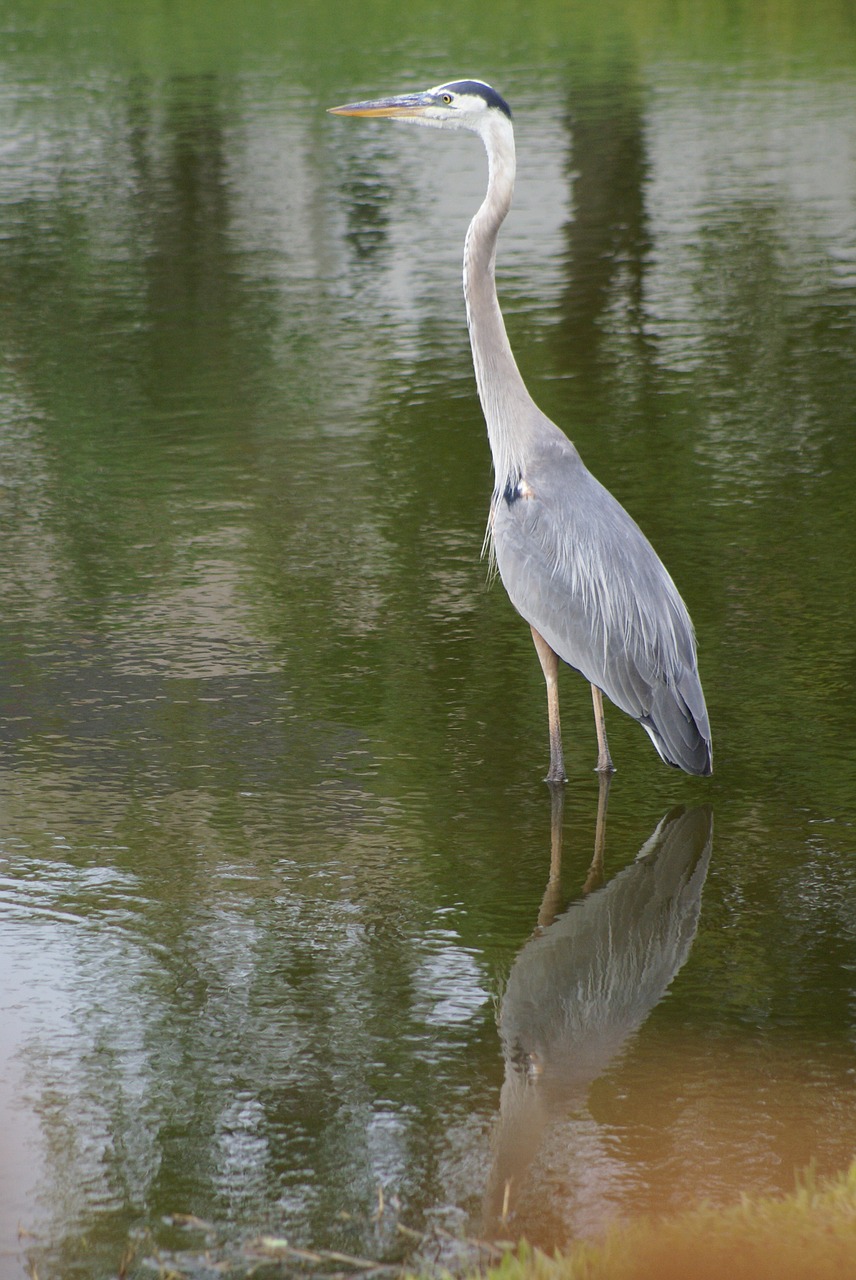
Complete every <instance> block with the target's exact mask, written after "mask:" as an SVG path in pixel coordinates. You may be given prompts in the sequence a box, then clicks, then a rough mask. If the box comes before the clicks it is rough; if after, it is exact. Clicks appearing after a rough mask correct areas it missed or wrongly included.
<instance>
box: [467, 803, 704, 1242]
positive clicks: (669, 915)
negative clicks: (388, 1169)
mask: <svg viewBox="0 0 856 1280" xmlns="http://www.w3.org/2000/svg"><path fill="white" fill-rule="evenodd" d="M562 803H563V802H562V794H561V789H560V788H554V789H553V821H552V858H551V870H550V882H549V884H548V886H547V890H546V893H545V895H544V901H543V903H542V906H541V912H540V914H539V923H538V927H537V929H536V931H535V934H534V936H533V937H532V938H531V939H530V940H529V941H528V942H527V943H526V945H525V946H524V947H523V949H522V950H521V952H520V954H519V955H518V957H517V959H516V961H515V962H514V965H513V966H512V969H511V973H510V974H509V978H508V983H507V986H506V989H505V994H504V997H503V1000H502V1005H501V1008H500V1014H499V1030H500V1038H501V1041H502V1051H503V1056H504V1059H505V1080H504V1083H503V1086H502V1092H501V1095H500V1114H499V1121H498V1126H497V1130H496V1133H495V1138H494V1148H493V1158H492V1167H491V1171H490V1176H489V1181H488V1189H487V1195H486V1203H485V1224H484V1229H485V1232H486V1234H487V1235H491V1234H495V1232H496V1231H497V1229H501V1230H502V1231H503V1232H505V1231H507V1225H506V1223H507V1219H508V1216H509V1214H510V1213H511V1212H512V1211H513V1209H514V1207H515V1204H516V1201H517V1199H518V1196H519V1194H520V1191H521V1188H522V1185H523V1183H524V1180H525V1177H526V1174H527V1171H528V1170H529V1167H530V1165H531V1164H532V1162H533V1161H534V1160H535V1157H536V1156H537V1154H538V1151H539V1149H540V1147H541V1145H542V1142H543V1141H544V1140H545V1135H546V1133H547V1131H548V1130H549V1129H550V1127H551V1126H552V1125H554V1124H556V1123H558V1122H560V1121H561V1120H562V1119H563V1118H564V1117H566V1116H567V1115H568V1114H569V1113H572V1112H574V1111H578V1110H580V1109H581V1108H582V1107H583V1106H584V1104H585V1102H586V1099H587V1097H588V1092H589V1088H590V1086H591V1084H592V1083H593V1082H594V1081H595V1080H596V1079H597V1077H598V1076H600V1075H601V1074H602V1073H603V1072H604V1071H605V1070H606V1068H607V1067H608V1066H609V1064H610V1063H611V1062H612V1061H613V1060H614V1059H615V1058H616V1057H617V1055H618V1054H619V1053H620V1052H621V1050H622V1048H623V1047H624V1045H625V1044H626V1043H627V1041H628V1040H629V1039H630V1037H631V1036H632V1035H633V1034H634V1032H635V1031H637V1030H638V1028H639V1027H640V1026H641V1025H642V1023H643V1022H644V1021H645V1019H646V1018H647V1016H648V1014H649V1013H650V1012H651V1010H652V1009H653V1008H654V1006H655V1005H656V1004H657V1003H658V1001H659V1000H660V999H661V998H662V997H663V995H664V993H665V992H666V990H667V988H668V986H669V984H670V983H671V981H672V979H673V978H674V977H675V974H676V973H677V972H678V970H679V969H680V968H681V967H682V965H683V964H684V963H685V961H686V959H687V957H688V955H689V953H690V948H691V946H692V943H693V939H694V937H695V934H696V929H697V927H698V918H699V911H700V908H701V894H702V888H703V886H704V882H705V877H706V875H707V868H708V863H709V861H710V852H711V843H712V835H713V817H712V812H711V810H710V808H709V807H708V806H701V807H698V808H693V809H690V810H684V809H681V808H676V809H672V810H671V811H670V812H669V813H667V814H666V815H665V816H664V817H663V818H662V820H661V821H660V822H659V823H658V824H657V826H656V827H655V829H654V831H653V833H652V835H651V836H650V838H649V839H648V840H647V841H646V843H645V844H644V845H643V846H642V848H641V849H640V850H639V853H638V855H637V856H636V859H635V860H634V862H633V863H632V864H631V865H630V866H629V867H626V868H625V869H624V870H623V871H621V872H619V874H618V875H616V876H615V877H614V878H613V879H612V880H610V881H609V883H608V884H606V885H605V886H604V887H596V886H597V885H598V884H599V882H600V879H601V877H602V873H603V842H604V821H605V804H606V788H605V787H601V792H600V804H599V811H598V829H597V835H596V841H595V857H594V861H593V863H592V866H591V868H590V870H589V874H588V878H587V881H586V886H585V887H584V890H583V897H582V898H581V899H580V900H578V901H576V902H573V903H572V904H571V905H570V906H569V907H568V908H567V910H565V911H564V912H561V913H560V914H559V913H557V892H558V890H557V886H558V872H559V866H560V861H561V821H562ZM572 1159H573V1152H572V1151H571V1152H569V1160H572Z"/></svg>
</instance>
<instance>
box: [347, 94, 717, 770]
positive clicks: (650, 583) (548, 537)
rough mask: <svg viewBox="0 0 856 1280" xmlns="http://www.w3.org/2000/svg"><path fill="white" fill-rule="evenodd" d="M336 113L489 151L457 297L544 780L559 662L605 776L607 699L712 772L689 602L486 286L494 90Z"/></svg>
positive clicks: (500, 195)
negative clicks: (520, 350) (543, 704)
mask: <svg viewBox="0 0 856 1280" xmlns="http://www.w3.org/2000/svg"><path fill="white" fill-rule="evenodd" d="M332 111H333V112H334V113H336V114H339V115H356V116H389V117H394V118H396V119H399V120H404V121H408V122H411V123H414V124H422V125H429V126H431V127H432V128H439V129H466V130H469V131H470V132H473V133H477V134H478V135H479V137H480V138H481V139H482V142H483V143H484V146H485V150H486V152H487V158H488V188H487V194H486V195H485V198H484V202H483V203H482V205H481V207H480V208H479V210H478V212H477V213H476V215H475V217H474V218H473V220H472V222H471V223H470V227H469V230H468V232H467V238H466V244H465V246H464V297H465V299H466V305H467V322H468V325H469V332H470V345H471V347H472V353H473V366H474V369H475V375H476V384H477V386H478V393H479V399H480V400H481V404H482V409H483V411H484V416H485V422H486V424H487V433H488V440H489V442H490V449H491V455H492V457H493V467H494V494H493V501H492V504H491V515H490V521H489V525H488V539H489V540H492V544H493V550H494V552H495V555H496V563H497V566H498V569H499V574H500V577H501V578H502V582H503V585H504V586H505V589H506V591H507V592H508V595H509V597H510V599H511V602H512V604H513V605H514V607H515V608H516V609H517V611H518V612H519V613H520V614H521V615H522V616H523V617H524V618H525V619H526V621H527V622H528V623H529V624H530V626H531V628H532V634H533V639H534V641H535V647H536V650H537V652H538V657H539V659H540V662H541V666H542V669H543V671H544V676H545V680H546V683H547V705H548V715H549V723H550V769H549V772H548V774H547V779H548V781H550V782H559V781H564V780H565V765H564V758H563V754H562V742H561V728H560V724H559V702H558V688H557V681H556V677H557V668H558V659H559V658H561V659H562V660H563V661H564V662H566V663H568V665H569V666H571V667H575V668H576V669H577V670H578V671H581V672H582V673H583V675H584V676H585V677H586V679H587V680H588V681H589V682H590V683H591V686H592V695H593V700H594V708H595V723H596V726H597V731H598V743H599V754H598V768H599V769H601V770H603V771H604V772H606V771H611V770H612V768H613V764H612V759H611V757H610V755H609V748H608V745H607V742H606V732H605V728H604V724H603V707H602V701H601V692H603V693H606V695H607V696H608V697H609V698H610V699H611V700H612V701H613V702H614V703H615V704H616V706H619V707H621V709H622V710H623V711H626V712H627V714H628V715H631V716H633V717H634V719H636V720H638V721H639V722H640V723H641V724H642V726H643V727H644V728H645V729H646V730H647V732H648V734H649V735H650V737H651V740H652V741H653V743H654V746H655V747H656V748H657V751H658V752H659V754H660V756H661V757H662V758H663V759H664V760H665V761H666V762H667V763H668V764H671V765H674V766H676V767H678V768H681V769H684V770H686V771H687V772H688V773H696V774H709V773H710V772H711V769H712V757H711V742H710V725H709V723H708V718H707V710H706V708H705V702H704V694H703V693H702V689H701V684H700V682H699V677H698V667H697V662H696V651H695V637H694V634H693V628H692V623H691V622H690V618H689V614H688V613H687V610H686V607H685V605H684V603H683V601H682V600H681V597H680V595H679V594H678V591H677V588H676V587H675V584H674V583H673V582H672V579H671V578H670V576H669V574H668V573H667V571H666V569H665V568H664V566H663V564H662V562H661V561H660V559H659V557H658V556H657V554H656V552H655V551H654V549H653V547H652V546H651V544H650V542H648V539H647V538H646V537H645V535H644V534H643V533H642V531H641V529H640V528H639V526H638V525H637V524H636V522H635V521H634V520H633V519H632V518H631V517H630V516H629V515H628V514H627V512H626V511H625V510H624V508H623V507H622V506H621V505H620V503H618V502H617V501H616V499H615V498H613V497H612V495H611V494H610V493H609V492H608V491H607V490H606V489H604V487H603V486H602V485H601V484H600V483H599V482H598V481H597V480H596V479H595V478H594V476H592V475H591V473H590V472H589V471H588V470H587V469H586V467H585V466H584V465H583V462H582V460H581V459H580V456H579V454H578V453H577V450H576V449H575V448H574V446H573V444H572V443H571V442H570V440H569V439H568V438H567V436H566V435H565V434H564V432H562V431H560V430H559V428H558V427H557V426H556V425H555V424H554V423H553V422H551V421H550V419H549V418H547V417H546V416H545V415H544V414H543V413H542V412H541V410H540V409H539V408H538V407H537V405H536V404H535V403H534V401H533V400H532V397H531V396H530V395H529V392H528V391H527V389H526V385H525V383H524V382H523V379H522V377H521V376H520V371H519V369H518V368H517V364H516V362H515V359H514V355H513V353H512V351H511V346H510V344H509V342H508V336H507V334H506V331H505V324H504V322H503V319H502V313H501V311H500V309H499V302H498V299H497V296H496V284H495V279H494V268H495V263H496V244H497V237H498V234H499V228H500V227H501V225H502V223H503V221H504V219H505V216H506V214H507V213H508V210H509V208H510V206H511V197H512V193H513V190H514V177H515V153H514V130H513V128H512V125H511V111H510V110H509V107H508V104H507V103H506V102H505V101H504V100H503V99H502V98H501V97H500V96H499V94H498V93H496V91H495V90H494V89H492V88H491V87H490V86H489V85H486V84H483V83H482V82H481V81H476V80H461V81H455V82H453V83H450V84H445V85H438V86H437V88H435V89H429V90H428V91H427V92H424V93H414V94H404V95H400V96H398V97H394V98H382V99H378V100H376V101H373V102H359V103H352V104H350V105H348V106H344V107H334V108H332Z"/></svg>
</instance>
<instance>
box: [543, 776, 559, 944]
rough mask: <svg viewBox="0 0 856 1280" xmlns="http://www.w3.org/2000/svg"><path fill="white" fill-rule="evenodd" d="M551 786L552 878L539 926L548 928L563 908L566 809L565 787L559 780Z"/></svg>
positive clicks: (545, 891) (544, 899)
mask: <svg viewBox="0 0 856 1280" xmlns="http://www.w3.org/2000/svg"><path fill="white" fill-rule="evenodd" d="M549 787H550V879H549V880H548V881H547V888H546V889H545V890H544V897H543V898H542V899H541V910H540V911H539V912H538V928H539V929H546V928H547V927H548V926H549V925H551V924H552V923H553V921H554V920H555V919H556V916H557V915H558V914H559V912H560V911H561V909H562V816H563V814H564V811H565V788H564V787H563V786H562V785H561V784H560V783H558V782H551V783H549Z"/></svg>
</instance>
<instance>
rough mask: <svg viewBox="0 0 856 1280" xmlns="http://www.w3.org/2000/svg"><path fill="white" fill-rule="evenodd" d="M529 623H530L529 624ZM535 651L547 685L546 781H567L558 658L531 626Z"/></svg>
mask: <svg viewBox="0 0 856 1280" xmlns="http://www.w3.org/2000/svg"><path fill="white" fill-rule="evenodd" d="M530 625H531V624H530ZM532 639H533V640H534V641H535V652H536V653H537V654H538V661H539V662H540V663H541V670H542V671H543V672H544V680H545V683H546V685H547V719H548V721H549V725H550V769H549V771H548V773H547V778H546V781H547V782H567V780H568V778H567V774H566V773H565V758H564V755H563V754H562V726H561V724H560V723H559V659H558V657H557V656H556V654H555V653H554V652H553V650H552V649H551V648H550V646H549V645H548V644H547V641H546V640H545V639H544V637H543V636H542V635H539V633H538V632H537V631H536V630H535V628H534V627H532Z"/></svg>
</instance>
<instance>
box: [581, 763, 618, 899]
mask: <svg viewBox="0 0 856 1280" xmlns="http://www.w3.org/2000/svg"><path fill="white" fill-rule="evenodd" d="M611 781H612V774H611V773H607V772H605V771H604V772H603V773H601V775H600V777H599V778H598V787H597V822H596V824H595V829H594V857H593V858H592V860H591V866H590V867H589V869H588V875H587V876H586V882H585V884H584V885H583V893H591V892H592V890H593V889H599V888H600V886H601V885H602V884H603V851H604V847H605V845H606V805H607V801H608V800H609V784H610V782H611Z"/></svg>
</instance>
